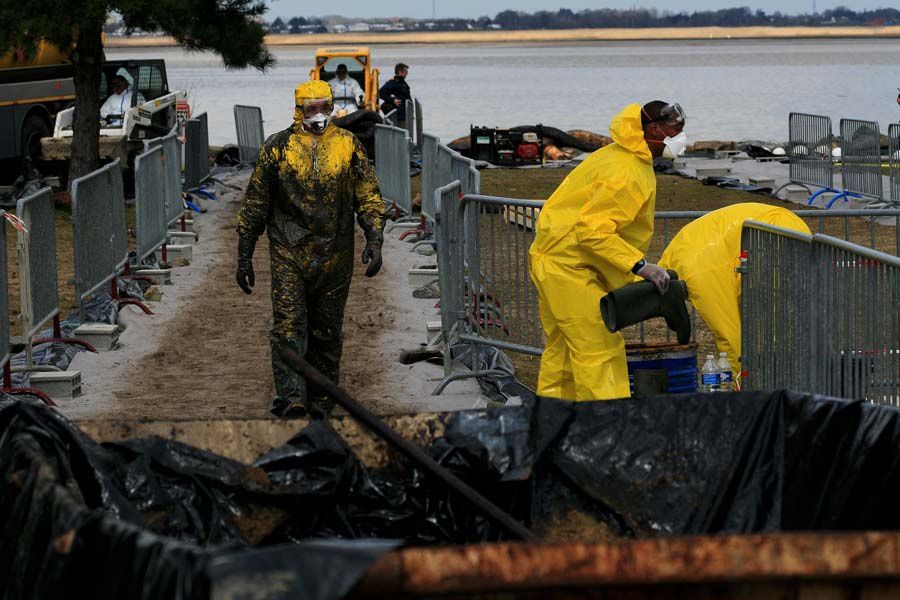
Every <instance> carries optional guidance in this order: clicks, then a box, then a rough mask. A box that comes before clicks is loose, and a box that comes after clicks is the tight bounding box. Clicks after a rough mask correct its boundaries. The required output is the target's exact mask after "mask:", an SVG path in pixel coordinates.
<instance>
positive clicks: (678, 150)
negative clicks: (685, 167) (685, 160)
mask: <svg viewBox="0 0 900 600" xmlns="http://www.w3.org/2000/svg"><path fill="white" fill-rule="evenodd" d="M687 143H688V139H687V135H686V134H685V133H684V132H683V131H682V132H681V133H679V134H678V135H676V136H675V137H668V136H666V139H664V140H663V144H665V145H666V147H665V149H664V150H663V154H662V155H663V157H665V158H671V159H675V158H678V157H679V156H681V155H682V154H684V151H685V149H687Z"/></svg>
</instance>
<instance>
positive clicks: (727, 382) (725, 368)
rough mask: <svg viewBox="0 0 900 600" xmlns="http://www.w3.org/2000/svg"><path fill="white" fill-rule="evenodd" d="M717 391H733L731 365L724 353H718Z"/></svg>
mask: <svg viewBox="0 0 900 600" xmlns="http://www.w3.org/2000/svg"><path fill="white" fill-rule="evenodd" d="M719 391H720V392H733V391H734V372H732V370H731V363H730V362H728V354H727V353H726V352H719Z"/></svg>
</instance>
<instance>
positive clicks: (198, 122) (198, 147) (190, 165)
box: [184, 113, 209, 192]
mask: <svg viewBox="0 0 900 600" xmlns="http://www.w3.org/2000/svg"><path fill="white" fill-rule="evenodd" d="M184 136H185V139H186V142H185V146H184V154H185V156H184V191H186V192H189V191H191V190H194V189H197V188H198V187H200V185H201V184H202V183H203V181H204V180H205V179H206V177H207V176H208V175H209V128H208V121H207V117H206V113H201V114H199V115H197V116H196V117H193V118H191V119H188V122H187V124H186V126H185V131H184Z"/></svg>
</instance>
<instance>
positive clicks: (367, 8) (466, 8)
mask: <svg viewBox="0 0 900 600" xmlns="http://www.w3.org/2000/svg"><path fill="white" fill-rule="evenodd" d="M267 3H268V4H269V7H270V9H269V14H268V16H269V18H274V17H276V16H278V17H293V16H322V15H326V14H329V15H343V16H345V17H416V18H428V17H431V8H432V2H431V0H390V1H389V2H377V1H375V2H373V1H372V0H329V1H328V2H308V1H305V0H267ZM435 3H436V7H437V16H438V17H479V16H481V15H488V16H490V17H493V16H494V15H496V14H497V13H498V12H500V11H502V10H506V9H508V8H514V9H517V10H522V11H528V12H533V11H536V10H557V9H559V8H570V9H572V10H574V11H578V10H583V9H586V8H593V9H597V8H630V7H632V6H639V7H645V8H665V9H666V10H671V11H695V10H715V9H719V8H730V7H736V6H749V7H750V8H752V9H754V10H756V9H762V10H765V11H767V12H773V11H776V10H780V11H782V12H787V13H798V12H811V11H812V7H813V0H799V1H798V0H758V1H753V0H737V1H730V0H671V1H670V2H666V3H660V2H659V1H658V0H655V1H644V0H607V1H605V2H597V1H596V0H594V1H589V0H435ZM661 4H663V6H660V5H661ZM841 5H843V6H851V7H853V8H854V9H855V10H862V9H867V8H881V7H890V6H896V3H894V2H889V1H886V0H816V8H817V9H818V10H820V11H821V10H827V9H829V8H835V7H837V6H841Z"/></svg>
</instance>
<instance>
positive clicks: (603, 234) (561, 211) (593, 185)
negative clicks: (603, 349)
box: [530, 104, 656, 318]
mask: <svg viewBox="0 0 900 600" xmlns="http://www.w3.org/2000/svg"><path fill="white" fill-rule="evenodd" d="M610 132H611V133H612V136H613V140H614V142H615V143H613V144H610V145H608V146H606V147H605V148H601V149H600V150H597V151H596V152H594V153H593V154H591V155H590V156H589V157H588V158H587V159H586V160H585V161H584V162H582V163H581V164H580V165H579V166H578V167H576V168H575V169H574V170H573V171H572V172H571V173H569V175H568V177H566V179H565V180H564V181H563V182H562V183H561V184H560V186H559V187H558V188H557V189H556V191H555V192H553V194H552V195H551V196H550V199H549V200H547V202H546V204H545V205H544V207H543V208H542V209H541V214H540V217H539V218H538V224H537V235H536V236H535V241H534V244H532V246H531V251H530V254H531V264H532V273H533V274H534V276H535V277H537V278H538V279H541V278H543V275H544V273H545V271H546V270H547V269H551V270H559V269H560V268H562V267H565V268H566V269H569V270H571V269H578V270H581V271H583V273H581V274H579V277H587V278H598V277H599V279H600V283H601V285H602V286H603V287H604V289H606V290H607V291H611V290H613V289H616V288H618V287H621V286H622V285H625V284H626V283H628V282H629V281H630V280H631V277H632V275H631V272H630V271H631V268H632V267H633V266H634V264H635V263H636V262H637V261H638V260H640V259H641V258H643V256H644V253H645V252H646V251H647V248H648V247H649V246H650V239H651V238H652V237H653V212H654V208H655V206H656V174H655V173H654V172H653V157H652V155H651V154H650V148H648V147H647V143H646V142H645V141H644V133H643V129H642V128H641V107H640V106H639V105H637V104H631V105H629V106H627V107H626V108H625V109H624V110H623V111H622V112H621V113H619V114H618V115H617V116H616V117H615V119H613V122H612V124H611V125H610ZM598 318H599V315H598Z"/></svg>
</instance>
